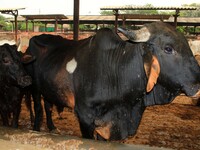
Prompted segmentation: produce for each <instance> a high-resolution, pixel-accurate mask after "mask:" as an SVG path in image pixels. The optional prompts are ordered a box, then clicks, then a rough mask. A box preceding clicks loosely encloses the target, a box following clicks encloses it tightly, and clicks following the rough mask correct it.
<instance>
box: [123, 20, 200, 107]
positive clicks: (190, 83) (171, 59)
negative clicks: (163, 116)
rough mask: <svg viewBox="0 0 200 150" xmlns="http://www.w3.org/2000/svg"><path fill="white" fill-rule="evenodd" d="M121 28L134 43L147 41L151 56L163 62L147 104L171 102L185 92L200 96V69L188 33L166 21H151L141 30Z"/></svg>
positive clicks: (149, 92) (189, 94) (160, 64)
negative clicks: (187, 36)
mask: <svg viewBox="0 0 200 150" xmlns="http://www.w3.org/2000/svg"><path fill="white" fill-rule="evenodd" d="M119 31H121V32H122V33H123V34H124V35H125V36H127V37H128V38H129V39H130V40H131V41H133V42H145V43H147V44H148V45H149V50H150V53H151V54H152V56H151V57H152V58H154V60H156V61H157V60H158V62H159V66H160V73H159V76H158V78H157V83H156V82H154V83H155V86H154V88H151V89H150V90H149V91H147V99H149V100H150V101H148V102H146V103H147V105H153V104H164V103H169V102H170V101H171V100H173V98H174V97H175V96H176V95H178V94H179V93H181V92H184V93H185V94H186V95H188V96H191V97H195V98H198V97H199V92H198V91H199V89H200V68H199V66H198V63H197V61H196V60H195V58H194V56H193V54H192V51H191V49H190V47H189V45H188V42H187V40H186V38H185V37H184V35H182V34H181V33H179V32H177V31H176V30H175V28H174V27H172V26H170V25H168V24H166V23H163V22H155V23H151V24H147V25H145V26H144V27H143V28H141V29H140V30H135V31H134V30H126V29H122V28H119ZM148 53H149V52H148ZM147 58H148V57H147ZM147 58H145V59H147ZM147 76H148V75H147ZM158 92H160V93H159V94H158ZM148 95H149V96H148ZM152 97H154V98H152ZM160 98H161V101H160ZM164 98H165V99H164Z"/></svg>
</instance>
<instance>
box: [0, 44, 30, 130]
mask: <svg viewBox="0 0 200 150" xmlns="http://www.w3.org/2000/svg"><path fill="white" fill-rule="evenodd" d="M8 43H9V42H8ZM8 43H6V44H2V45H0V114H1V118H2V122H3V125H4V126H9V125H10V123H9V117H10V115H12V116H13V119H12V123H11V124H12V127H18V119H19V114H20V110H21V100H22V95H23V94H22V93H23V89H22V88H24V87H26V86H29V85H30V84H31V82H32V80H31V77H30V76H28V75H27V74H26V72H25V70H24V67H23V64H22V62H27V61H29V59H31V57H29V58H28V57H26V56H24V57H22V58H25V59H20V54H19V53H18V52H17V46H16V45H15V44H14V45H9V44H8ZM12 44H13V43H12ZM21 60H23V61H21Z"/></svg>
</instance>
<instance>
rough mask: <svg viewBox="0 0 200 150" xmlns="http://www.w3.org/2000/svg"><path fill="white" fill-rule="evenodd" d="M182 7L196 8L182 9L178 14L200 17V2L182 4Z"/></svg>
mask: <svg viewBox="0 0 200 150" xmlns="http://www.w3.org/2000/svg"><path fill="white" fill-rule="evenodd" d="M182 6H183V7H196V8H197V9H196V10H184V11H181V12H180V16H185V17H200V3H198V4H197V3H192V4H189V5H187V4H184V5H182Z"/></svg>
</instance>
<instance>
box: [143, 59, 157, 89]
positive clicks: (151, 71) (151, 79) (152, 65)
mask: <svg viewBox="0 0 200 150" xmlns="http://www.w3.org/2000/svg"><path fill="white" fill-rule="evenodd" d="M144 69H145V73H146V75H147V77H148V82H147V86H146V91H147V92H150V91H151V90H152V89H153V87H154V85H155V84H156V82H157V79H158V77H159V74H160V64H159V62H158V59H157V58H156V57H155V56H152V57H151V61H149V60H147V61H145V62H144Z"/></svg>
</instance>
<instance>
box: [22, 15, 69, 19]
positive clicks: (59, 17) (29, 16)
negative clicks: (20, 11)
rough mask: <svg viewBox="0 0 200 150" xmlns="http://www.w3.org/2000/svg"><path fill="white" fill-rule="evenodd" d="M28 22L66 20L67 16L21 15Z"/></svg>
mask: <svg viewBox="0 0 200 150" xmlns="http://www.w3.org/2000/svg"><path fill="white" fill-rule="evenodd" d="M21 16H22V17H24V18H26V19H28V20H34V19H68V18H67V16H65V15H63V14H42V15H21Z"/></svg>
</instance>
